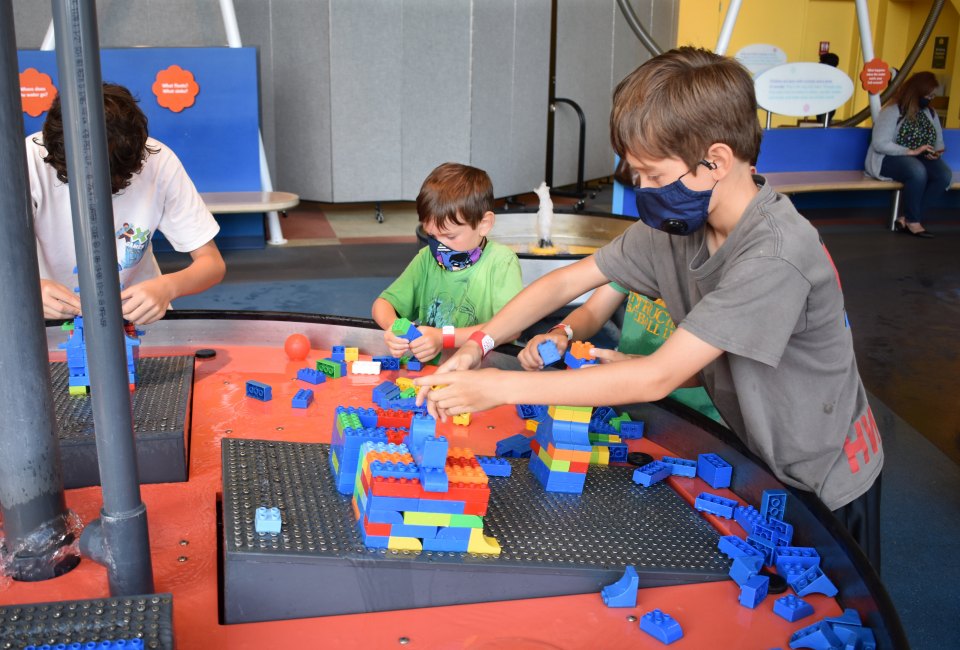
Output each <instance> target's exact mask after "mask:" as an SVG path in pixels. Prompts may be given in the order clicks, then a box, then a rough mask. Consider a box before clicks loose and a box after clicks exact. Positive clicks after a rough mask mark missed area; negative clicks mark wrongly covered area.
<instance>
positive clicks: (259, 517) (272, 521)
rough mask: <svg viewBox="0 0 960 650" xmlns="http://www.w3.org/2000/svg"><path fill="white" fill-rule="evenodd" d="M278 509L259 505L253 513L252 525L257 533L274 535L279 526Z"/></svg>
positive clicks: (277, 531)
mask: <svg viewBox="0 0 960 650" xmlns="http://www.w3.org/2000/svg"><path fill="white" fill-rule="evenodd" d="M281 523H282V522H281V520H280V509H279V508H267V507H265V506H260V507H259V508H257V510H256V513H255V515H254V520H253V527H254V530H256V531H257V534H259V535H266V534H270V535H276V534H278V533H279V532H280V526H281Z"/></svg>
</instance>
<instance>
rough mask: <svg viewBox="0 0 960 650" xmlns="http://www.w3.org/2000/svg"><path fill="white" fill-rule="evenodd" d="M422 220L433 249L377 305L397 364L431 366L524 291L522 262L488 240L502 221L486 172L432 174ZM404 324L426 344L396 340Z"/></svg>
mask: <svg viewBox="0 0 960 650" xmlns="http://www.w3.org/2000/svg"><path fill="white" fill-rule="evenodd" d="M417 215H418V216H419V217H420V224H421V225H422V227H423V230H424V232H425V233H426V234H427V237H428V243H429V245H428V246H425V247H424V248H422V249H420V252H419V253H417V255H416V257H414V258H413V261H411V262H410V264H409V265H408V266H407V268H406V269H404V271H403V273H402V274H400V277H399V278H397V279H396V280H395V281H394V282H393V284H391V285H390V286H389V287H387V289H386V290H385V291H384V292H383V293H381V294H380V297H379V298H377V299H376V300H375V301H374V302H373V320H375V321H376V322H377V325H379V326H380V327H382V328H383V330H384V334H383V337H384V340H386V342H387V347H389V348H390V353H391V354H392V355H393V356H395V357H400V356H403V355H405V354H413V355H414V356H415V357H416V358H417V359H419V360H420V361H423V362H428V361H430V360H432V359H434V358H435V357H437V356H438V354H439V353H440V351H441V350H442V349H443V348H456V347H459V346H461V345H463V344H464V343H466V342H467V339H469V338H470V335H471V334H472V333H473V332H474V331H478V330H479V329H480V326H481V325H483V324H484V323H486V322H487V321H488V320H490V318H491V317H493V315H494V314H495V313H497V311H499V310H500V308H501V307H503V306H504V305H505V304H507V303H508V302H509V301H510V299H511V298H513V297H514V296H515V295H517V293H519V292H520V290H521V289H522V288H523V284H522V282H521V279H520V261H519V260H518V259H517V256H516V254H515V253H514V252H513V251H512V250H510V249H509V248H507V247H506V246H504V245H502V244H498V243H496V242H492V241H488V240H487V233H488V232H490V229H491V228H493V224H494V221H495V220H496V217H495V215H494V214H493V183H491V182H490V177H489V176H487V173H486V172H485V171H483V170H482V169H477V168H476V167H469V166H467V165H461V164H457V163H444V164H442V165H440V166H439V167H437V168H436V169H434V170H433V171H432V172H430V175H429V176H427V179H426V180H425V181H424V182H423V186H422V187H421V188H420V194H419V195H418V196H417ZM398 317H403V318H406V319H408V320H411V321H415V322H416V323H417V324H418V329H419V330H420V332H421V334H422V336H421V337H419V338H416V339H414V340H413V341H407V340H406V339H402V338H399V337H398V336H396V335H395V334H393V333H392V332H391V331H390V328H391V325H393V322H394V320H396V319H397V318H398Z"/></svg>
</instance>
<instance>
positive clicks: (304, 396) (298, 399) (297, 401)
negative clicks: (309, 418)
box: [290, 388, 313, 409]
mask: <svg viewBox="0 0 960 650" xmlns="http://www.w3.org/2000/svg"><path fill="white" fill-rule="evenodd" d="M312 401H313V391H312V390H310V389H309V388H301V389H300V390H298V391H297V393H296V395H294V396H293V399H292V400H290V405H291V406H293V408H295V409H305V408H307V407H308V406H310V402H312Z"/></svg>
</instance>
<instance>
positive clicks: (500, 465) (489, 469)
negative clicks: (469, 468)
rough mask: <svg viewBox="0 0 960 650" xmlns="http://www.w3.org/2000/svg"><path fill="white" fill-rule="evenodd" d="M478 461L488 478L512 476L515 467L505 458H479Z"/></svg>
mask: <svg viewBox="0 0 960 650" xmlns="http://www.w3.org/2000/svg"><path fill="white" fill-rule="evenodd" d="M476 459H477V463H479V464H480V467H481V468H482V469H483V471H484V472H486V474H487V476H510V473H511V472H512V471H513V466H512V465H510V463H508V462H507V461H505V460H504V459H503V458H495V457H493V456H477V457H476Z"/></svg>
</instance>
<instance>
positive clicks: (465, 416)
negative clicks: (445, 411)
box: [453, 413, 470, 427]
mask: <svg viewBox="0 0 960 650" xmlns="http://www.w3.org/2000/svg"><path fill="white" fill-rule="evenodd" d="M453 423H454V424H459V425H460V426H463V427H466V426H469V425H470V414H469V413H461V414H460V415H454V416H453Z"/></svg>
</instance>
